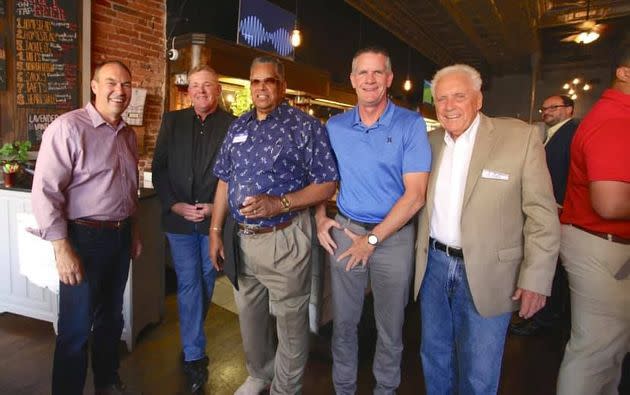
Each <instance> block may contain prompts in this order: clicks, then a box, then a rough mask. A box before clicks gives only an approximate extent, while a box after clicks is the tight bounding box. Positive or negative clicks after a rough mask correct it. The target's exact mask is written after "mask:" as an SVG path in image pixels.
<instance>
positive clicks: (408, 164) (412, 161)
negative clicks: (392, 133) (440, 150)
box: [402, 117, 431, 174]
mask: <svg viewBox="0 0 630 395" xmlns="http://www.w3.org/2000/svg"><path fill="white" fill-rule="evenodd" d="M403 149H404V152H403V169H402V171H403V174H405V173H418V172H423V173H425V172H430V171H431V145H430V144H429V136H428V133H427V126H426V123H425V122H424V119H423V118H422V117H417V118H416V119H414V120H413V122H412V123H411V125H410V127H408V128H407V129H406V136H405V144H404V147H403Z"/></svg>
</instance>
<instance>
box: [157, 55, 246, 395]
mask: <svg viewBox="0 0 630 395" xmlns="http://www.w3.org/2000/svg"><path fill="white" fill-rule="evenodd" d="M188 94H189V95H190V98H191V100H192V107H190V108H187V109H184V110H180V111H173V112H169V113H166V114H165V115H164V118H163V119H162V127H161V129H160V135H159V137H158V141H157V145H156V147H155V154H154V156H153V167H152V169H153V184H154V186H155V190H156V191H157V193H158V195H159V197H160V200H161V202H162V227H163V228H164V230H165V231H166V236H167V238H168V241H169V245H170V247H171V254H172V257H173V265H174V266H175V272H176V273H177V304H178V311H179V327H180V335H181V339H182V346H183V353H184V371H185V372H186V376H187V378H188V382H189V385H190V388H191V390H192V391H193V392H194V391H196V390H197V389H199V388H200V387H201V386H203V384H204V383H205V382H206V381H207V379H208V370H207V366H208V357H207V356H206V336H205V334H204V330H203V325H204V321H205V318H206V313H207V311H208V306H209V304H210V300H211V299H212V292H213V290H214V280H215V277H216V272H215V270H214V268H213V266H212V262H211V261H210V258H209V254H208V226H209V224H210V214H211V213H212V197H213V196H214V191H215V189H216V186H217V179H216V177H215V176H214V175H213V174H212V166H213V164H214V158H215V154H216V152H217V150H218V148H219V146H220V144H221V142H222V141H223V138H224V137H225V133H226V131H227V128H228V126H229V125H230V123H232V120H233V119H234V117H233V116H232V115H231V114H228V113H227V112H225V111H223V110H222V109H220V108H219V107H218V100H219V98H220V97H221V85H220V84H219V81H218V76H217V73H216V72H215V71H214V70H213V69H211V68H210V67H209V66H206V65H201V66H197V67H195V68H193V69H192V70H190V72H189V73H188Z"/></svg>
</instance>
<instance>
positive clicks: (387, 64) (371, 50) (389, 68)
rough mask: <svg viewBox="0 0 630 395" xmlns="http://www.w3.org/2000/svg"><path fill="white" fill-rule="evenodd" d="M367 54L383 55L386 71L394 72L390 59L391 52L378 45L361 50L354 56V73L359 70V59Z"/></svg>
mask: <svg viewBox="0 0 630 395" xmlns="http://www.w3.org/2000/svg"><path fill="white" fill-rule="evenodd" d="M366 53H373V54H377V55H383V56H384V57H385V70H387V71H388V72H390V73H391V71H392V61H391V60H390V58H389V52H387V50H386V49H385V48H383V47H379V46H376V45H373V46H369V47H364V48H361V49H359V50H358V51H357V52H355V53H354V56H353V57H352V72H353V73H354V72H355V71H356V69H357V58H358V57H359V56H361V55H363V54H366Z"/></svg>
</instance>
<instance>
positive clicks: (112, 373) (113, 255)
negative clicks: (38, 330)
mask: <svg viewBox="0 0 630 395" xmlns="http://www.w3.org/2000/svg"><path fill="white" fill-rule="evenodd" d="M130 230H131V229H130V226H129V225H127V226H125V227H123V228H122V229H120V230H113V229H94V228H89V227H86V226H82V225H76V224H72V223H71V224H69V226H68V238H69V239H70V243H71V244H72V247H73V248H74V250H75V252H76V253H77V255H78V256H79V258H80V259H81V263H82V264H83V269H84V273H85V279H84V281H83V282H82V283H81V284H79V285H65V284H63V283H61V282H60V283H59V320H58V334H57V339H56V345H55V356H54V361H53V379H52V393H53V395H75V394H76V395H78V394H82V393H83V387H84V385H85V375H86V372H87V362H88V351H87V349H88V339H89V337H90V332H92V370H93V371H94V386H95V387H97V388H99V387H106V386H108V385H110V384H113V383H114V382H115V379H116V375H117V372H118V365H119V363H118V342H119V341H120V335H121V334H122V329H123V316H122V305H123V294H124V291H125V285H126V283H127V276H128V274H129V260H130V246H131V232H130Z"/></svg>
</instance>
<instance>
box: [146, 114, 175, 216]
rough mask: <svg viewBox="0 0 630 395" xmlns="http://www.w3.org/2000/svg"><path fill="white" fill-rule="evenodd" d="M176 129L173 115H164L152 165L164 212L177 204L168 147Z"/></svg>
mask: <svg viewBox="0 0 630 395" xmlns="http://www.w3.org/2000/svg"><path fill="white" fill-rule="evenodd" d="M174 127H175V125H174V117H173V114H171V113H166V114H164V117H163V118H162V125H161V126H160V133H159V134H158V138H157V142H156V144H155V152H154V153H153V162H152V163H151V171H152V173H153V174H152V179H153V187H154V188H155V191H156V192H157V194H158V196H159V197H160V201H161V202H162V207H163V208H164V210H168V209H170V207H172V206H173V205H174V204H175V203H177V199H176V198H175V193H174V192H173V188H172V187H171V182H170V180H169V175H168V147H169V145H170V136H171V133H172V129H173V128H174Z"/></svg>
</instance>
